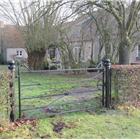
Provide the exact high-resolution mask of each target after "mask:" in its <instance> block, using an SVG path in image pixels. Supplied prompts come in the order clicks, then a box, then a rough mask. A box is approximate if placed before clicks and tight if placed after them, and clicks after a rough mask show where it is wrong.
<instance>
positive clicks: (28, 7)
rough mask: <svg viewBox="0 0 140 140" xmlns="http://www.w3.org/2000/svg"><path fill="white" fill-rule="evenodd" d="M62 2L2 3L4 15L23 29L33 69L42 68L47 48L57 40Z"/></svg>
mask: <svg viewBox="0 0 140 140" xmlns="http://www.w3.org/2000/svg"><path fill="white" fill-rule="evenodd" d="M60 6H61V2H58V1H47V0H41V1H40V0H32V1H24V0H21V1H19V3H18V4H16V5H15V4H14V2H13V1H11V0H8V3H6V2H5V1H3V3H1V5H0V11H1V14H2V15H3V17H5V18H7V19H8V20H10V21H11V22H13V23H14V24H15V25H16V26H17V28H18V29H19V30H20V31H21V33H22V35H23V38H24V41H25V47H26V49H27V53H28V64H29V67H30V68H32V69H40V68H41V65H42V62H43V60H44V56H45V54H46V48H48V46H49V45H51V44H52V43H55V42H56V36H57V34H56V26H57V24H58V19H59V15H58V13H59V12H60Z"/></svg>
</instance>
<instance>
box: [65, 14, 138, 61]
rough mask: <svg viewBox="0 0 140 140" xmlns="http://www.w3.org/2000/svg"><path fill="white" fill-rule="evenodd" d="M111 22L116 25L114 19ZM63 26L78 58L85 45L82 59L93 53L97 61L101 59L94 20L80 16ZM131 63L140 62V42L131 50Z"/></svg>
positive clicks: (102, 54) (93, 57)
mask: <svg viewBox="0 0 140 140" xmlns="http://www.w3.org/2000/svg"><path fill="white" fill-rule="evenodd" d="M110 20H111V19H110ZM110 24H111V25H112V26H114V25H113V21H110ZM63 27H64V28H65V29H66V32H67V36H68V38H69V40H70V42H71V46H72V48H73V53H74V55H75V56H76V58H77V57H78V55H79V49H80V47H83V48H82V50H83V53H82V55H83V56H82V57H81V58H82V61H84V62H86V61H88V60H90V59H91V55H93V56H92V59H93V60H94V61H95V62H98V61H99V60H98V59H99V57H98V54H99V49H100V44H99V39H98V35H96V25H95V24H94V22H91V20H90V18H89V17H85V16H81V17H78V18H77V19H75V20H74V21H71V22H69V23H66V25H64V26H63ZM95 36H96V37H95ZM111 49H112V48H111ZM104 54H105V50H104V49H103V51H102V53H101V57H103V56H104ZM130 63H140V45H138V44H137V45H135V46H134V48H133V50H132V51H131V54H130Z"/></svg>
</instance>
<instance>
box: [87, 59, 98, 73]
mask: <svg viewBox="0 0 140 140" xmlns="http://www.w3.org/2000/svg"><path fill="white" fill-rule="evenodd" d="M95 67H96V62H95V61H92V60H90V65H89V66H88V68H95ZM87 71H88V72H97V70H87Z"/></svg>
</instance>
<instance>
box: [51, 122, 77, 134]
mask: <svg viewBox="0 0 140 140" xmlns="http://www.w3.org/2000/svg"><path fill="white" fill-rule="evenodd" d="M52 125H53V131H54V132H56V133H60V132H61V131H62V130H63V129H64V128H69V129H72V128H75V127H76V124H75V123H74V122H69V123H67V124H66V123H65V122H62V121H59V122H56V123H52Z"/></svg>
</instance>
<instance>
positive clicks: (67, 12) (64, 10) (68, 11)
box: [0, 0, 70, 24]
mask: <svg viewBox="0 0 140 140" xmlns="http://www.w3.org/2000/svg"><path fill="white" fill-rule="evenodd" d="M2 1H4V2H8V0H0V3H1V2H2ZM11 1H12V3H14V4H15V5H17V6H16V7H17V9H18V3H19V1H20V0H11ZM23 1H24V0H23ZM25 1H26V2H27V1H29V2H30V1H31V0H25ZM48 1H51V0H48ZM62 1H65V0H62ZM69 14H70V9H69V8H68V7H66V6H65V5H64V6H63V8H62V10H61V12H60V16H62V17H63V16H65V15H69ZM0 20H2V21H4V23H6V24H12V22H11V21H8V20H6V19H4V18H2V17H1V16H0Z"/></svg>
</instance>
